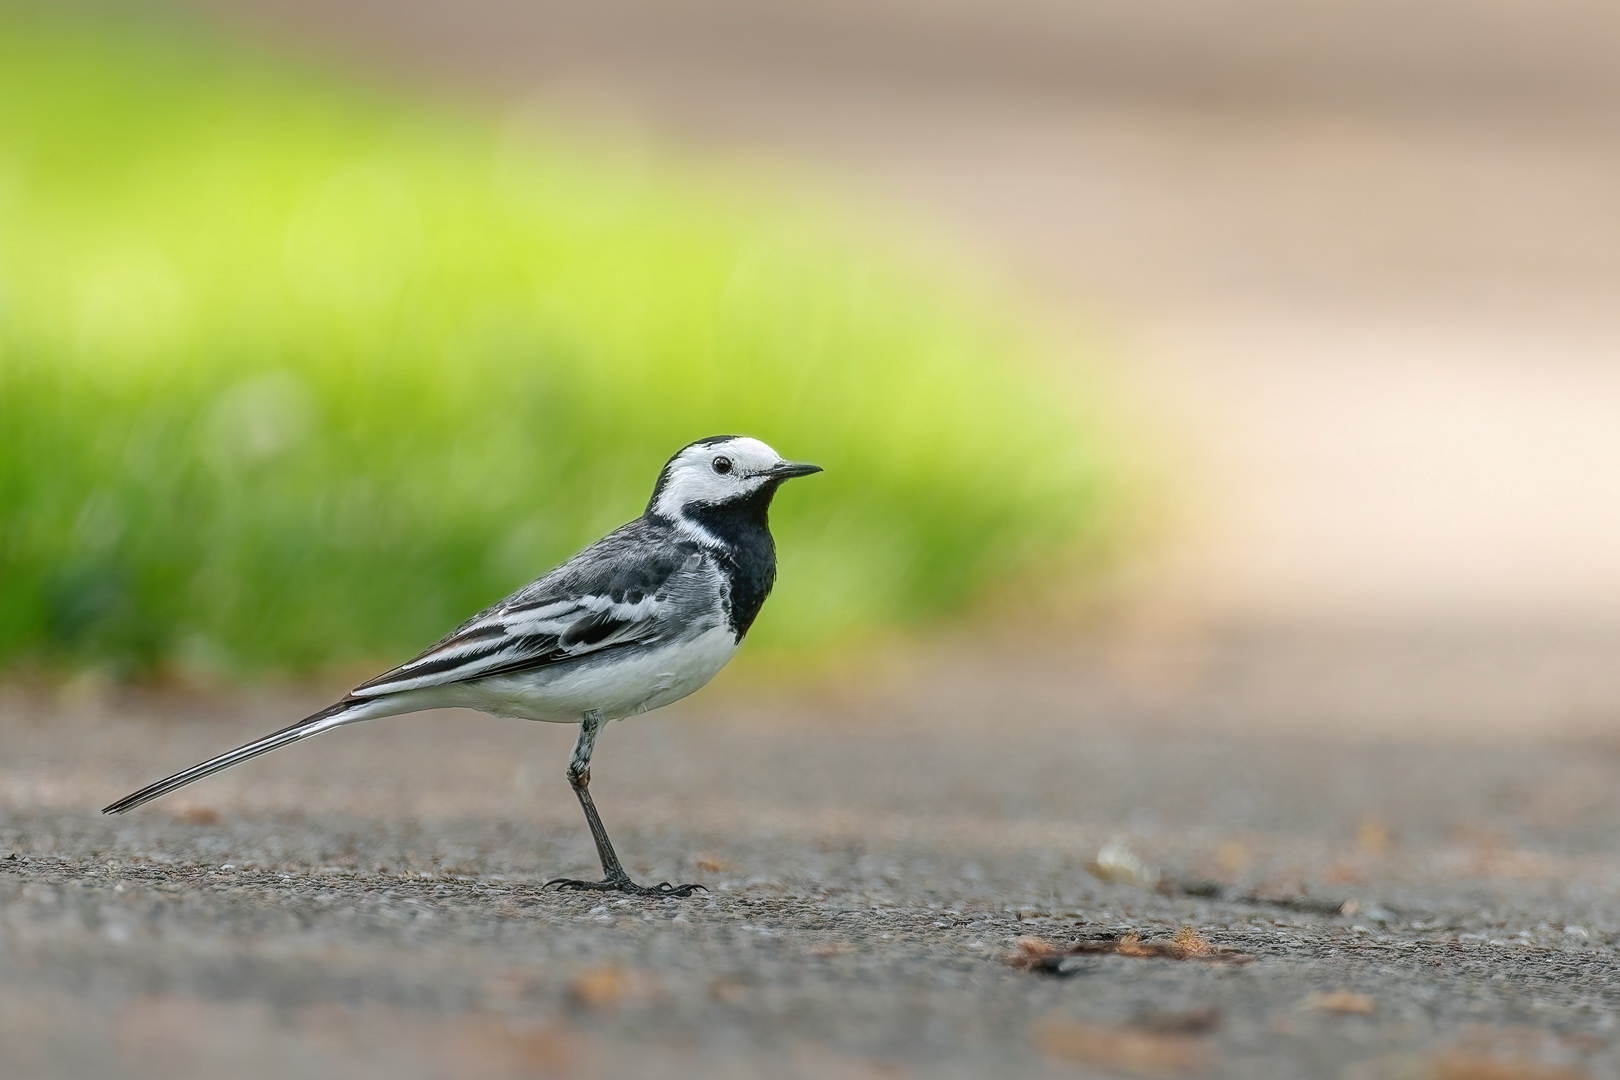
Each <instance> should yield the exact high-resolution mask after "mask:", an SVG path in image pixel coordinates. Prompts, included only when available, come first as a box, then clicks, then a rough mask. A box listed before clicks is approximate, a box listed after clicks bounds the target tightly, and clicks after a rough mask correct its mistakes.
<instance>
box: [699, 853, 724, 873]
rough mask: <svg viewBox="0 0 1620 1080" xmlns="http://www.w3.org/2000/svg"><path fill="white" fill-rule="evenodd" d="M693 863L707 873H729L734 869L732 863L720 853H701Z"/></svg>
mask: <svg viewBox="0 0 1620 1080" xmlns="http://www.w3.org/2000/svg"><path fill="white" fill-rule="evenodd" d="M693 865H694V866H696V867H697V868H698V869H699V870H701V871H702V872H703V873H705V874H729V873H731V869H732V868H731V863H729V862H727V861H726V860H725V859H722V858H721V857H720V856H718V855H699V856H698V857H697V859H696V861H695V862H694V863H693Z"/></svg>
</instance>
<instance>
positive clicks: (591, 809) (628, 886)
mask: <svg viewBox="0 0 1620 1080" xmlns="http://www.w3.org/2000/svg"><path fill="white" fill-rule="evenodd" d="M603 723H604V721H603V719H602V714H601V713H600V712H597V711H596V710H594V709H593V710H592V711H590V712H588V713H586V714H585V716H584V718H583V719H582V720H581V721H580V725H579V740H578V741H577V742H575V743H574V755H573V757H571V758H570V759H569V761H568V786H569V787H571V788H573V789H574V794H575V795H576V796H578V797H579V805H580V808H581V809H582V810H584V811H585V823H586V824H587V825H589V826H590V829H591V839H592V840H595V841H596V854H597V856H598V857H599V858H600V859H601V860H602V880H601V881H578V880H575V879H573V878H558V879H556V880H555V881H548V882H546V887H547V888H550V887H551V886H553V885H555V886H556V887H557V888H559V889H584V890H588V891H591V892H623V893H630V894H631V895H633V896H691V895H692V890H694V889H702V888H703V886H701V885H671V884H670V883H669V882H667V881H665V882H662V883H660V884H658V885H637V884H636V883H635V882H633V881H631V880H630V875H629V874H627V873H625V872H624V867H623V866H621V865H620V864H619V856H618V854H617V853H616V852H614V850H613V841H612V840H609V839H608V834H607V829H606V828H605V827H604V826H603V824H602V816H601V815H600V814H598V813H597V812H596V803H595V802H593V801H592V800H591V755H592V753H594V752H595V750H596V737H597V735H599V734H600V733H601V731H602V724H603ZM704 891H707V890H704Z"/></svg>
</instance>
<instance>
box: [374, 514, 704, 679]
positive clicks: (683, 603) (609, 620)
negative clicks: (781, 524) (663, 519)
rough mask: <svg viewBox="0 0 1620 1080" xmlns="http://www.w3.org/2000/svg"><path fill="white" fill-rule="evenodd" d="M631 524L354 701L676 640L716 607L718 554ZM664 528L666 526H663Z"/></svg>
mask: <svg viewBox="0 0 1620 1080" xmlns="http://www.w3.org/2000/svg"><path fill="white" fill-rule="evenodd" d="M649 531H650V530H649V529H648V528H647V525H646V523H645V522H633V523H632V524H630V525H627V526H625V527H624V528H622V529H620V530H618V531H617V532H613V533H610V534H608V535H607V536H605V537H603V538H602V539H601V540H599V541H597V543H595V544H593V545H592V546H591V547H589V548H587V549H585V550H584V551H582V552H580V553H579V554H578V555H576V556H575V557H574V558H572V559H570V560H569V561H568V562H566V563H564V564H563V565H562V566H560V567H558V568H557V569H556V570H553V571H552V572H551V573H549V574H547V575H546V576H545V577H543V578H541V579H540V580H539V581H536V582H535V583H534V584H532V585H530V586H528V587H527V588H525V589H522V590H521V591H519V592H517V593H514V594H513V595H511V596H509V597H508V598H506V599H505V600H503V601H501V602H500V603H499V604H496V605H495V606H494V607H491V608H488V609H487V610H485V611H482V612H480V613H479V614H477V615H475V616H473V617H472V618H471V619H469V620H467V621H466V622H465V623H463V624H462V625H461V626H458V627H457V628H456V629H455V630H453V631H451V632H450V634H448V635H447V636H446V637H445V638H444V639H443V640H442V641H440V642H438V643H437V644H435V645H434V646H433V647H432V648H430V649H428V650H427V651H426V652H424V653H422V654H421V655H420V656H418V657H416V658H415V659H413V660H409V661H407V662H406V663H404V664H401V665H400V666H399V667H397V668H394V669H393V670H392V671H388V672H384V673H383V674H382V675H379V676H377V677H376V678H375V679H372V680H371V681H370V682H367V683H364V684H362V685H360V686H357V687H355V688H354V690H352V691H350V693H349V697H350V698H352V699H368V698H377V697H382V696H385V695H389V694H397V693H403V692H407V691H412V690H423V689H428V688H430V687H441V686H448V685H451V684H453V683H464V682H471V681H474V680H477V679H485V678H491V677H494V676H498V675H511V674H515V673H518V672H524V671H533V670H536V669H538V668H544V667H550V666H552V665H554V664H560V663H564V662H567V661H572V660H579V659H583V658H585V657H588V656H595V655H598V654H602V653H607V652H611V651H615V650H620V649H624V648H627V647H631V646H642V645H658V644H661V643H663V642H665V641H668V640H672V639H673V638H674V637H675V635H676V634H678V633H679V632H680V630H681V629H682V628H683V627H687V626H690V625H691V623H692V622H693V621H694V619H696V618H698V617H700V616H702V615H703V614H706V613H707V611H706V609H711V608H712V607H713V603H714V599H713V598H714V595H715V593H714V586H713V580H714V579H713V575H714V571H713V569H712V567H711V565H710V564H711V557H710V556H709V555H708V554H707V553H705V552H704V551H703V550H702V549H701V548H699V547H697V546H696V545H695V544H688V543H679V542H672V541H671V539H670V538H669V537H668V536H665V535H658V536H657V537H656V540H657V541H658V542H656V543H653V542H649V541H651V540H653V539H654V537H649V536H648V535H646V534H647V533H648V532H649ZM659 532H662V530H659Z"/></svg>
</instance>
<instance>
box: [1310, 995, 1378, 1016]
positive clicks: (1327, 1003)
mask: <svg viewBox="0 0 1620 1080" xmlns="http://www.w3.org/2000/svg"><path fill="white" fill-rule="evenodd" d="M1305 1007H1306V1008H1307V1009H1316V1010H1318V1011H1320V1012H1330V1013H1337V1014H1339V1015H1340V1016H1371V1015H1372V1014H1373V1013H1375V1012H1377V1011H1378V999H1377V998H1375V997H1373V996H1372V995H1371V994H1358V993H1356V992H1355V991H1354V990H1326V991H1318V992H1316V993H1314V994H1311V995H1310V996H1309V997H1307V998H1306V999H1305Z"/></svg>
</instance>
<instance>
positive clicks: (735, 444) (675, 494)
mask: <svg viewBox="0 0 1620 1080" xmlns="http://www.w3.org/2000/svg"><path fill="white" fill-rule="evenodd" d="M820 471H821V466H819V465H806V464H803V463H801V462H796V461H784V460H782V455H781V454H778V453H777V452H776V451H775V450H772V449H771V448H770V447H769V446H766V445H765V444H764V443H762V442H760V441H759V440H758V439H750V438H747V437H746V436H742V435H714V436H710V437H709V438H707V439H699V440H698V441H697V442H695V443H691V444H689V445H687V446H684V447H682V448H681V450H680V452H679V453H677V454H676V455H675V456H674V457H672V458H670V459H669V461H668V463H667V464H665V466H664V471H663V472H662V473H660V474H659V475H658V486H657V487H655V488H654V489H653V495H652V501H651V502H649V503H648V504H647V512H648V513H649V514H656V515H658V516H660V517H665V518H669V519H670V520H672V521H677V520H680V519H681V518H683V517H686V516H688V515H689V514H690V513H691V512H692V511H694V510H702V509H704V508H707V507H722V506H727V505H730V504H745V503H748V504H754V503H757V504H759V505H760V508H761V509H762V510H763V509H764V508H765V507H766V506H769V505H770V499H771V496H772V495H773V494H775V492H776V489H777V488H778V487H780V486H781V484H782V481H784V480H791V479H792V478H793V477H795V476H809V475H810V474H811V473H818V472H820Z"/></svg>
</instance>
